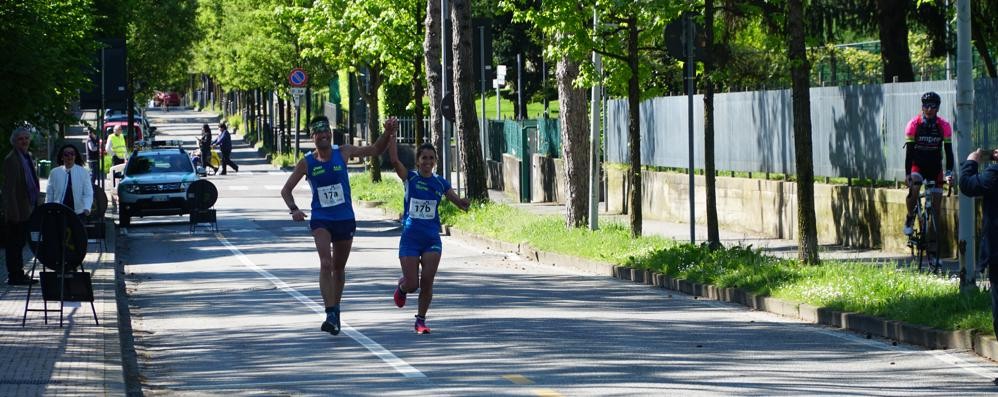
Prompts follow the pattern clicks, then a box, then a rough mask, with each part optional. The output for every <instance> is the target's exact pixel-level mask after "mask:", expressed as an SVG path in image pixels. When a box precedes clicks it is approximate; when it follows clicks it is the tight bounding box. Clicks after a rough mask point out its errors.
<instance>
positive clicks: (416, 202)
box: [409, 198, 437, 219]
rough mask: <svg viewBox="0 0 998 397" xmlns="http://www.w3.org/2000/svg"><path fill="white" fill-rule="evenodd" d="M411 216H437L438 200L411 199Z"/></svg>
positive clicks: (427, 217) (418, 217)
mask: <svg viewBox="0 0 998 397" xmlns="http://www.w3.org/2000/svg"><path fill="white" fill-rule="evenodd" d="M409 216H410V217H412V219H433V218H436V217H437V200H420V199H417V198H414V199H409Z"/></svg>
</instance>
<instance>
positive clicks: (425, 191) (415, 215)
mask: <svg viewBox="0 0 998 397" xmlns="http://www.w3.org/2000/svg"><path fill="white" fill-rule="evenodd" d="M392 121H394V120H392ZM388 156H389V157H390V158H391V160H392V165H393V166H394V167H395V173H396V174H398V176H399V178H401V179H402V181H403V183H404V185H405V201H404V203H403V205H404V212H403V214H402V219H403V220H402V238H401V239H400V240H399V262H400V264H401V265H402V278H400V279H399V281H398V285H396V287H395V297H394V298H395V305H396V306H398V307H403V306H405V300H406V294H407V293H410V292H414V291H416V289H417V288H418V289H419V308H418V309H417V312H416V324H415V326H414V327H415V329H416V332H417V333H420V334H424V333H429V332H430V329H429V328H428V327H427V326H426V311H427V310H428V309H429V308H430V301H431V300H432V299H433V278H434V277H435V276H436V275H437V266H438V265H439V264H440V254H441V243H440V214H439V212H438V211H437V205H438V204H440V200H441V199H442V198H443V197H447V199H448V200H450V201H451V202H452V203H454V204H456V205H457V206H458V208H460V209H462V210H464V211H467V210H468V205H469V203H468V200H466V199H463V198H460V197H458V196H457V193H455V192H454V189H451V186H450V182H447V180H446V179H444V178H443V177H441V176H439V175H437V174H434V173H433V169H434V168H436V166H437V151H436V149H434V147H433V145H431V144H424V145H422V146H420V147H419V148H418V149H417V150H416V169H417V170H418V172H417V171H410V170H408V169H406V168H405V165H402V162H400V161H399V158H398V150H397V145H396V142H395V141H394V140H393V141H391V142H389V143H388ZM420 266H422V271H420Z"/></svg>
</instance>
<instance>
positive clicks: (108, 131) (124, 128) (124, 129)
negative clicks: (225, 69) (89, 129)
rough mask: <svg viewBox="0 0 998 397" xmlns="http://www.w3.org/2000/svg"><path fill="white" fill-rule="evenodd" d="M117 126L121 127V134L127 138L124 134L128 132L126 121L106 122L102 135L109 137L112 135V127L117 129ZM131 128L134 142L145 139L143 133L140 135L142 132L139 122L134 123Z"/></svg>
mask: <svg viewBox="0 0 998 397" xmlns="http://www.w3.org/2000/svg"><path fill="white" fill-rule="evenodd" d="M119 125H120V126H121V130H122V131H121V133H122V135H125V136H126V137H127V136H128V134H127V133H126V132H127V131H128V127H127V125H128V122H127V121H108V122H106V123H104V133H105V134H106V135H107V136H110V135H111V134H114V127H117V126H119ZM133 128H134V129H135V140H136V141H141V140H142V138H144V137H145V135H143V133H142V132H143V131H142V123H140V122H139V121H136V122H135V124H133Z"/></svg>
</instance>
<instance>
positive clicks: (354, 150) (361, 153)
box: [340, 117, 398, 161]
mask: <svg viewBox="0 0 998 397" xmlns="http://www.w3.org/2000/svg"><path fill="white" fill-rule="evenodd" d="M397 130H398V120H396V119H395V118H394V117H392V118H389V119H388V120H385V133H384V134H381V136H380V137H378V140H377V141H375V142H374V144H373V145H368V146H354V145H343V146H342V147H341V148H340V152H341V153H343V160H344V161H347V160H350V158H352V157H368V156H378V155H380V154H381V153H384V152H385V149H387V148H388V141H390V140H392V141H393V140H395V132H396V131H397Z"/></svg>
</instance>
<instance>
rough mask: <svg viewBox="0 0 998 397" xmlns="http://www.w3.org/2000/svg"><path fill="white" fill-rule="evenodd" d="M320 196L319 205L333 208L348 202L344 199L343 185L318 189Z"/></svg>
mask: <svg viewBox="0 0 998 397" xmlns="http://www.w3.org/2000/svg"><path fill="white" fill-rule="evenodd" d="M316 193H318V194H319V205H321V206H323V207H332V206H336V205H340V204H343V203H344V202H346V200H344V198H343V185H341V184H339V183H337V184H335V185H330V186H321V187H319V188H317V189H316Z"/></svg>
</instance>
